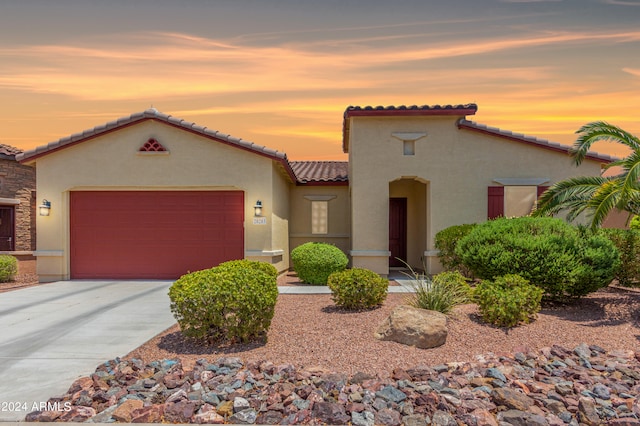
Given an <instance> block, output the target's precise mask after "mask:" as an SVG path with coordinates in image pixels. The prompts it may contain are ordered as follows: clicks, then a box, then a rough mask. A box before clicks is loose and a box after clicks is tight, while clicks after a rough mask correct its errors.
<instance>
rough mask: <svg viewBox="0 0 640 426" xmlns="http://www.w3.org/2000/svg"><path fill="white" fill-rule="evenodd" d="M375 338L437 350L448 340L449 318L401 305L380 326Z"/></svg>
mask: <svg viewBox="0 0 640 426" xmlns="http://www.w3.org/2000/svg"><path fill="white" fill-rule="evenodd" d="M375 337H376V338H377V339H380V340H391V341H393V342H398V343H401V344H403V345H409V346H416V347H418V348H422V349H428V348H435V347H437V346H441V345H444V343H445V342H446V340H447V317H446V315H444V314H442V313H440V312H436V311H428V310H426V309H420V308H414V307H413V306H407V305H400V306H397V307H396V308H395V309H394V310H393V311H392V312H391V314H389V316H388V317H387V319H385V320H384V322H383V323H382V324H380V326H379V327H378V330H377V331H376V332H375Z"/></svg>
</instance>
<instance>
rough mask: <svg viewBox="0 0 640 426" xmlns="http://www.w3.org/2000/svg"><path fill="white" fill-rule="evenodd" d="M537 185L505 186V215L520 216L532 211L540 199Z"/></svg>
mask: <svg viewBox="0 0 640 426" xmlns="http://www.w3.org/2000/svg"><path fill="white" fill-rule="evenodd" d="M537 191H538V187H537V186H505V187H504V215H505V217H520V216H526V215H528V214H529V213H531V210H533V207H534V205H535V203H536V200H537V199H538V192H537Z"/></svg>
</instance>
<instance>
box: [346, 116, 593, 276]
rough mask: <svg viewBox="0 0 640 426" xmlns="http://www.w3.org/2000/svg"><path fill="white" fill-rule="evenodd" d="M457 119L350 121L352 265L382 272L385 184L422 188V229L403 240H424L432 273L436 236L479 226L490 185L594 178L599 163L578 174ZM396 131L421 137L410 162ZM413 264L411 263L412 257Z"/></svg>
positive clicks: (557, 157) (553, 157)
mask: <svg viewBox="0 0 640 426" xmlns="http://www.w3.org/2000/svg"><path fill="white" fill-rule="evenodd" d="M458 118H459V117H451V116H440V117H355V118H354V117H351V118H349V120H350V123H349V124H350V140H349V161H350V176H349V180H350V186H351V197H352V208H353V212H352V214H353V217H354V220H353V222H352V234H351V235H352V253H353V254H354V256H353V263H354V266H360V265H361V264H365V263H366V264H367V265H369V266H371V265H372V263H373V264H374V266H375V267H374V270H375V271H376V272H378V273H386V272H387V271H388V257H387V256H388V254H387V253H388V214H389V212H388V198H389V196H390V188H391V194H393V191H395V189H394V188H395V186H394V185H393V184H392V185H390V182H393V181H397V180H398V179H406V180H405V181H403V182H406V181H411V180H416V181H418V182H424V183H428V184H427V191H426V194H425V199H426V206H425V210H426V214H425V218H424V219H425V228H424V230H422V229H421V228H420V227H419V226H418V228H417V229H416V228H414V227H412V226H411V225H410V229H409V230H408V233H409V235H410V236H411V235H422V234H423V233H424V235H425V238H426V240H425V242H424V244H425V245H426V250H425V251H426V252H427V256H426V263H427V268H428V270H430V272H432V271H437V270H438V268H439V262H438V261H437V257H436V256H435V247H434V246H433V238H434V236H435V234H436V233H437V232H438V231H440V230H442V229H444V228H446V227H448V226H451V225H456V224H462V223H474V222H482V221H485V220H486V219H487V187H489V186H492V185H498V183H496V182H495V181H494V180H495V179H500V178H519V179H533V178H545V179H548V183H545V184H544V185H548V184H552V183H555V182H557V181H559V180H562V179H566V178H568V177H571V176H582V175H599V174H600V164H599V163H597V162H594V161H585V162H584V163H583V165H582V166H580V167H578V168H577V167H575V166H574V165H573V164H572V163H571V161H570V158H569V156H568V155H567V154H564V153H559V152H555V151H551V150H548V149H542V148H539V147H535V146H531V145H527V144H524V143H520V142H514V141H508V140H506V139H503V138H498V137H495V136H491V135H484V134H481V133H478V132H473V131H469V130H461V129H458V128H457V125H456V121H457V119H458ZM399 132H404V133H426V134H427V135H426V137H423V138H421V139H419V140H417V141H416V142H415V155H413V156H405V155H403V142H402V141H401V140H399V139H397V138H395V137H393V136H392V133H399ZM405 190H409V187H407V188H405ZM411 214H412V213H411V212H409V220H410V221H411V217H412V216H411ZM356 218H366V220H364V219H359V220H358V219H356ZM409 244H410V245H411V244H414V245H415V244H418V246H419V245H420V244H421V242H418V243H416V242H413V243H411V242H410V243H409ZM372 259H375V260H374V261H373V262H372ZM411 261H416V259H415V255H413V256H412V258H411ZM413 266H416V267H419V266H420V265H419V264H417V265H413Z"/></svg>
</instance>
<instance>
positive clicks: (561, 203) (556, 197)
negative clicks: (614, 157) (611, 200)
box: [533, 176, 612, 216]
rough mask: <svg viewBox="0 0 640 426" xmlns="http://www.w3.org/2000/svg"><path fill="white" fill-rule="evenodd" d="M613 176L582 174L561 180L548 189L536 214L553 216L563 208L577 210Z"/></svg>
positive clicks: (539, 202) (539, 203)
mask: <svg viewBox="0 0 640 426" xmlns="http://www.w3.org/2000/svg"><path fill="white" fill-rule="evenodd" d="M610 179H612V178H609V177H603V176H581V177H575V178H570V179H567V180H564V181H560V182H558V183H556V184H554V185H552V186H551V187H549V189H547V190H546V191H545V192H544V193H543V194H542V196H541V197H540V199H539V200H538V206H537V208H536V210H535V211H534V212H533V215H534V216H552V215H554V214H557V213H559V212H560V211H562V210H565V209H570V210H575V209H576V208H579V207H580V206H581V205H584V204H586V202H587V201H588V200H589V199H590V198H591V197H592V196H593V194H594V193H595V192H596V191H597V189H598V188H599V187H600V186H601V185H603V184H605V183H606V182H607V181H609V180H610Z"/></svg>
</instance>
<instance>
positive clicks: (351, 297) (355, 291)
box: [327, 268, 389, 309]
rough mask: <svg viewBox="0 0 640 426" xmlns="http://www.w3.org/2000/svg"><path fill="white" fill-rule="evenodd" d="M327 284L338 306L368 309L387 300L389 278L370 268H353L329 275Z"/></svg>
mask: <svg viewBox="0 0 640 426" xmlns="http://www.w3.org/2000/svg"><path fill="white" fill-rule="evenodd" d="M327 285H328V286H329V288H330V289H331V293H332V294H333V302H334V303H335V304H336V305H337V306H340V307H342V308H346V309H368V308H373V307H375V306H379V305H382V303H383V302H384V301H385V299H386V298H387V289H388V287H389V280H388V279H386V278H383V277H381V276H380V275H378V274H376V273H375V272H373V271H370V270H368V269H363V268H353V269H347V270H344V271H340V272H334V273H333V274H331V275H329V279H328V281H327Z"/></svg>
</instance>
